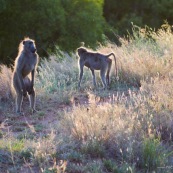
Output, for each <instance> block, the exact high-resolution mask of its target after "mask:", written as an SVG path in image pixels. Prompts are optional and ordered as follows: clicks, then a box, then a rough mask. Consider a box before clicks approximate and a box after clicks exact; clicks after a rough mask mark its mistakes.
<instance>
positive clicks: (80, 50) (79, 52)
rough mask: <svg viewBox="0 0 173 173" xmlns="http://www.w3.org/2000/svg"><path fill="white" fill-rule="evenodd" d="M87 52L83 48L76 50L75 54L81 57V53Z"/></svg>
mask: <svg viewBox="0 0 173 173" xmlns="http://www.w3.org/2000/svg"><path fill="white" fill-rule="evenodd" d="M85 52H87V50H86V49H85V48H83V47H80V48H78V49H77V53H78V55H79V56H81V55H82V54H83V53H85Z"/></svg>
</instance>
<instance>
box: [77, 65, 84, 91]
mask: <svg viewBox="0 0 173 173" xmlns="http://www.w3.org/2000/svg"><path fill="white" fill-rule="evenodd" d="M82 77H83V66H82V65H80V75H79V82H78V88H80V84H81V80H82Z"/></svg>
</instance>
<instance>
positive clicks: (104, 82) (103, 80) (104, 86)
mask: <svg viewBox="0 0 173 173" xmlns="http://www.w3.org/2000/svg"><path fill="white" fill-rule="evenodd" d="M105 72H106V68H105V69H102V70H100V77H101V80H102V84H103V89H106V88H107V84H106V77H105Z"/></svg>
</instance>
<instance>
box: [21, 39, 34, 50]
mask: <svg viewBox="0 0 173 173" xmlns="http://www.w3.org/2000/svg"><path fill="white" fill-rule="evenodd" d="M23 49H24V50H26V51H29V52H32V53H35V52H36V50H37V49H36V46H35V43H34V40H31V39H26V40H23Z"/></svg>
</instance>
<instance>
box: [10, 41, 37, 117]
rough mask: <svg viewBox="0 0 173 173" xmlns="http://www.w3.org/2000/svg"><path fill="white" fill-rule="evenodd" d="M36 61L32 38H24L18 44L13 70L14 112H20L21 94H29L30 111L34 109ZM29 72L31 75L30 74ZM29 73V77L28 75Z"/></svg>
mask: <svg viewBox="0 0 173 173" xmlns="http://www.w3.org/2000/svg"><path fill="white" fill-rule="evenodd" d="M37 63H38V54H37V53H36V46H35V42H34V40H32V39H30V38H25V39H24V40H23V41H21V43H20V44H19V52H18V56H17V58H16V60H15V66H14V72H13V79H12V83H13V87H14V90H15V92H16V112H17V113H19V114H21V113H22V112H21V105H22V101H23V96H27V93H28V94H29V96H30V106H31V108H32V112H34V111H35V90H34V78H35V70H36V67H37ZM30 74H31V75H30ZM29 75H30V77H29Z"/></svg>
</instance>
